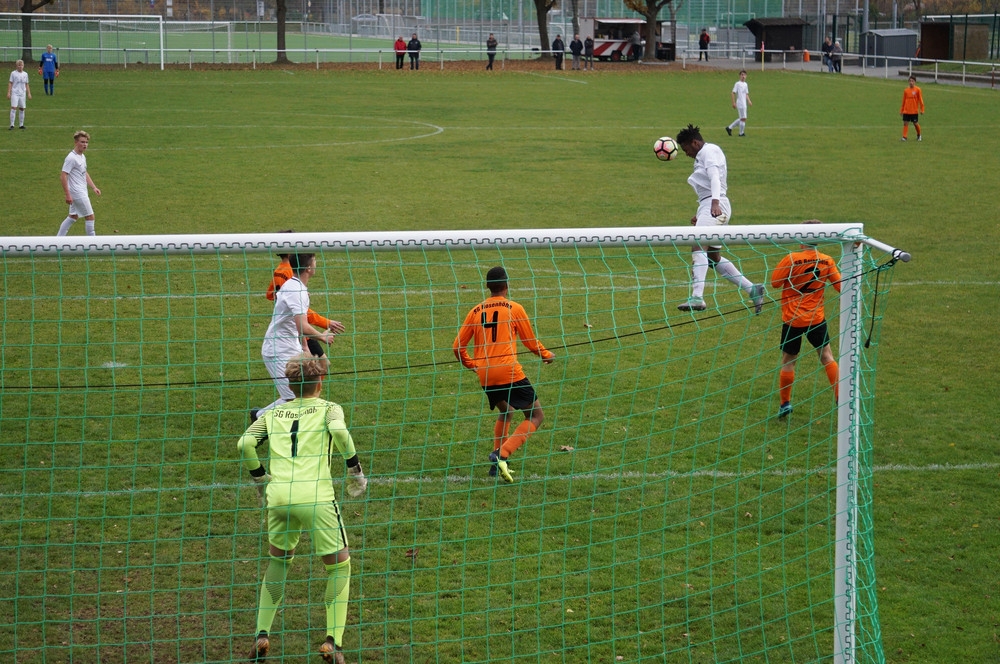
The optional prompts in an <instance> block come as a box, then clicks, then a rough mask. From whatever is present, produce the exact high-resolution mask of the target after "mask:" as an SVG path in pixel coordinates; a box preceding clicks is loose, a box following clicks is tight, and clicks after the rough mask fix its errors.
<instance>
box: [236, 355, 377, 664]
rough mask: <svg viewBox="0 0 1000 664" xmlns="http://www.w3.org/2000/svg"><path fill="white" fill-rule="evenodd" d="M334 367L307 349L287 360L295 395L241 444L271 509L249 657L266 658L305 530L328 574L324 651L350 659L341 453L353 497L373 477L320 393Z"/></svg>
mask: <svg viewBox="0 0 1000 664" xmlns="http://www.w3.org/2000/svg"><path fill="white" fill-rule="evenodd" d="M329 370H330V361H329V360H328V359H327V358H325V357H315V356H313V355H310V354H308V353H302V354H300V355H297V356H295V357H293V358H291V359H289V361H288V363H287V364H286V366H285V377H286V378H287V380H288V385H289V387H290V389H291V391H292V392H293V393H294V394H295V399H293V400H292V401H289V402H288V403H286V404H282V405H280V406H278V407H276V408H274V409H272V410H270V411H268V412H267V413H266V414H263V415H261V418H260V419H259V420H257V421H256V422H254V423H253V424H251V425H250V427H249V428H248V429H247V430H246V432H245V433H244V434H243V435H242V436H241V437H240V440H239V442H238V443H237V448H238V449H239V452H240V454H241V456H242V458H243V465H245V466H246V467H247V470H249V471H250V477H251V478H252V479H253V481H254V483H255V484H256V485H257V491H258V493H259V494H260V496H261V498H262V500H263V501H264V504H265V506H266V507H267V540H268V542H269V549H268V550H269V553H270V560H269V561H268V565H267V570H266V571H265V572H264V581H263V583H262V584H261V588H260V603H259V606H258V609H257V637H256V639H255V641H254V646H253V650H252V651H251V653H250V661H259V660H262V659H264V658H265V657H266V656H267V652H268V650H269V649H270V647H271V641H270V638H269V636H268V634H269V632H270V631H271V625H272V624H273V623H274V616H275V614H276V613H277V611H278V609H279V607H280V606H281V602H282V599H284V586H285V578H286V577H287V575H288V568H289V566H290V565H291V563H292V557H293V556H294V555H295V547H296V546H297V545H298V543H299V538H300V536H301V534H302V531H306V532H308V533H309V538H310V540H311V541H312V545H313V552H314V553H315V554H316V555H318V556H320V558H322V560H323V564H324V566H325V567H326V574H327V580H326V592H325V594H324V596H323V603H324V604H325V606H326V640H325V641H324V642H323V643H322V645H320V647H319V654H320V656H321V657H322V658H323V661H325V662H332V663H336V664H344V653H343V651H342V647H343V642H344V641H343V637H344V628H345V626H346V624H347V602H348V599H349V598H350V594H351V590H350V582H351V554H350V551H349V550H348V548H347V534H346V532H345V530H344V522H343V519H342V518H341V514H340V507H339V506H338V505H337V497H336V495H335V493H334V490H333V484H332V477H331V475H330V470H331V468H332V466H333V460H334V456H335V452H339V453H340V456H341V457H343V458H344V460H345V461H346V463H347V493H348V495H349V496H351V497H352V498H357V497H360V496H362V495H364V493H365V489H366V488H367V487H368V480H367V479H366V478H365V474H364V472H363V471H362V469H361V462H360V461H359V460H358V455H357V452H356V451H355V448H354V440H353V439H352V438H351V433H350V432H349V431H348V429H347V425H346V424H345V423H344V410H343V409H342V408H341V407H340V406H339V405H337V404H335V403H333V402H331V401H326V400H324V399H321V398H320V397H319V395H320V393H321V392H322V389H323V376H325V375H326V374H327V373H328V372H329ZM264 441H268V446H269V456H270V465H271V468H270V472H268V470H267V469H265V468H264V466H263V465H261V462H260V460H259V459H258V457H257V447H258V446H260V445H262V444H263V443H264ZM331 443H332V444H331ZM334 447H335V448H336V449H334Z"/></svg>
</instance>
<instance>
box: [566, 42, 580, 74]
mask: <svg viewBox="0 0 1000 664" xmlns="http://www.w3.org/2000/svg"><path fill="white" fill-rule="evenodd" d="M569 52H570V53H572V54H573V70H574V71H579V70H580V57H581V56H582V55H583V42H582V41H580V35H573V41H571V42H570V43H569Z"/></svg>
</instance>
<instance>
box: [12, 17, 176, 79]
mask: <svg viewBox="0 0 1000 664" xmlns="http://www.w3.org/2000/svg"><path fill="white" fill-rule="evenodd" d="M25 21H27V23H28V33H29V34H30V39H31V45H32V50H33V57H32V60H34V61H37V60H38V58H39V57H40V56H41V54H42V53H44V52H45V46H46V45H47V44H52V45H53V46H55V51H56V53H57V56H58V58H59V62H60V63H78V64H122V63H135V62H145V63H150V64H159V65H160V66H161V68H162V65H163V63H164V49H165V48H166V44H165V43H164V22H163V17H161V16H155V15H141V14H136V15H130V14H49V13H45V14H43V13H34V14H16V13H0V48H2V49H3V55H5V56H7V57H9V56H10V55H13V54H14V53H15V52H16V53H17V58H20V57H21V54H20V49H22V48H23V45H24V43H25V28H24V23H25ZM13 59H16V58H13Z"/></svg>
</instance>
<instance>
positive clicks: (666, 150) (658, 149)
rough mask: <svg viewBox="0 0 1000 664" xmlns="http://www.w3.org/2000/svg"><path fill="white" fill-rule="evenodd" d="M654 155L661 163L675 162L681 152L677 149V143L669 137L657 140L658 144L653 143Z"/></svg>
mask: <svg viewBox="0 0 1000 664" xmlns="http://www.w3.org/2000/svg"><path fill="white" fill-rule="evenodd" d="M653 154H655V155H656V158H657V159H659V160H660V161H673V160H674V159H676V158H677V155H678V154H680V150H679V149H678V147H677V141H675V140H674V139H672V138H670V137H669V136H664V137H663V138H658V139H656V142H655V143H653Z"/></svg>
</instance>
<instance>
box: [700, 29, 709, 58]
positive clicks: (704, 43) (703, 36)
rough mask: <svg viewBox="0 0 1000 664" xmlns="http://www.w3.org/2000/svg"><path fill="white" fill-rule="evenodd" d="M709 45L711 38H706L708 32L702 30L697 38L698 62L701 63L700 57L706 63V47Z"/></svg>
mask: <svg viewBox="0 0 1000 664" xmlns="http://www.w3.org/2000/svg"><path fill="white" fill-rule="evenodd" d="M711 43H712V38H711V37H709V36H708V30H706V29H705V28H702V29H701V36H700V37H698V62H701V58H702V57H704V58H705V62H708V45H709V44H711Z"/></svg>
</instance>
